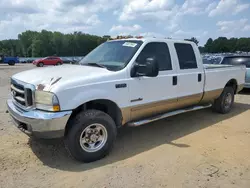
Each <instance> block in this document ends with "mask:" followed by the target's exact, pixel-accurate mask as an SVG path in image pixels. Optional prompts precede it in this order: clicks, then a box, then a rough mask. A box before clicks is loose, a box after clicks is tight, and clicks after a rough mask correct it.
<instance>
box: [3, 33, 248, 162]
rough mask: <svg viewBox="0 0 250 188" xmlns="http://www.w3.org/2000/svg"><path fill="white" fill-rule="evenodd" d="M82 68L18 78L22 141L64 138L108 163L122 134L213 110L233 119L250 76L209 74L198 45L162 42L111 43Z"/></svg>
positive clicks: (75, 149) (16, 113) (228, 71)
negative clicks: (231, 114) (236, 102)
mask: <svg viewBox="0 0 250 188" xmlns="http://www.w3.org/2000/svg"><path fill="white" fill-rule="evenodd" d="M79 64H80V65H74V66H73V65H63V66H60V67H56V68H55V67H46V68H44V69H33V70H28V71H24V72H21V73H18V74H15V75H13V76H12V77H11V93H12V97H11V98H10V99H9V100H8V101H7V106H8V111H9V114H10V115H11V117H12V118H13V120H14V121H13V122H14V123H15V125H16V126H17V127H18V128H19V129H20V130H22V131H23V132H24V133H26V134H28V135H30V136H35V137H41V138H58V137H64V139H65V144H66V147H67V148H68V151H69V152H70V154H71V155H72V156H73V157H74V158H75V159H77V160H79V161H83V162H91V161H95V160H98V159H101V158H103V157H104V156H106V155H107V154H108V153H109V151H110V150H111V148H112V145H113V144H114V142H115V138H116V135H117V129H118V128H120V127H123V126H134V127H136V126H140V125H143V124H146V123H151V122H153V121H156V120H159V119H162V118H166V117H169V116H173V115H176V114H180V113H184V112H189V111H194V110H198V109H203V108H208V107H212V109H213V110H214V111H216V112H219V113H222V114H224V113H229V112H230V110H231V108H232V106H233V103H234V96H235V94H237V93H238V92H239V91H240V90H241V89H242V88H243V86H244V81H245V74H246V67H245V66H244V65H239V66H232V65H204V66H203V63H202V58H201V56H200V53H199V50H198V48H197V46H196V44H194V43H192V42H188V41H177V40H168V39H157V38H152V39H150V38H140V39H136V38H135V39H122V40H111V41H107V42H105V43H103V44H101V45H100V46H98V47H97V48H96V49H94V50H93V51H92V52H90V53H89V54H88V55H87V56H85V57H84V58H83V59H82V60H81V61H80V62H79ZM193 115H195V114H193Z"/></svg>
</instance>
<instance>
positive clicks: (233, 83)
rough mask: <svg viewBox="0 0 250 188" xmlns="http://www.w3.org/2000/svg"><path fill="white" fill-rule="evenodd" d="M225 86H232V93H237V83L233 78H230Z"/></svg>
mask: <svg viewBox="0 0 250 188" xmlns="http://www.w3.org/2000/svg"><path fill="white" fill-rule="evenodd" d="M225 87H232V88H233V89H234V94H236V93H237V87H238V84H237V81H236V80H235V79H231V80H229V81H228V82H227V84H226V86H225Z"/></svg>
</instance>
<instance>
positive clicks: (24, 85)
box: [11, 78, 36, 111]
mask: <svg viewBox="0 0 250 188" xmlns="http://www.w3.org/2000/svg"><path fill="white" fill-rule="evenodd" d="M17 87H18V88H17ZM19 87H20V88H21V89H20V88H19ZM22 88H23V90H22ZM35 89H36V88H35V86H34V85H32V84H28V83H25V82H22V81H20V80H16V79H13V78H11V95H12V101H13V103H14V104H15V105H16V106H17V107H19V108H21V109H23V110H25V111H29V110H31V109H34V108H35ZM29 90H30V91H31V101H32V104H31V105H30V104H28V102H29V101H30V100H29V99H28V98H27V97H28V94H27V93H28V92H30V91H29ZM15 92H16V93H15ZM13 94H14V95H13ZM15 94H17V95H19V96H15ZM20 95H21V96H20ZM20 102H21V103H20ZM22 103H24V104H25V105H23V104H22Z"/></svg>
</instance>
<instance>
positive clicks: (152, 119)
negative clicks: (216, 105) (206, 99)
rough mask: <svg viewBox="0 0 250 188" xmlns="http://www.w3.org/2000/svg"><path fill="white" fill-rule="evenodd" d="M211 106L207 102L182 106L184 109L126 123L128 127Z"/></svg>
mask: <svg viewBox="0 0 250 188" xmlns="http://www.w3.org/2000/svg"><path fill="white" fill-rule="evenodd" d="M211 106H212V105H211V104H209V105H205V106H195V107H191V108H184V109H180V110H176V111H172V112H168V113H165V114H161V115H157V116H154V117H150V118H149V119H144V120H139V121H135V122H130V123H128V124H127V125H128V126H130V127H138V126H140V125H144V124H147V123H151V122H154V121H157V120H160V119H164V118H167V117H170V116H174V115H177V114H182V113H185V112H191V111H195V110H200V109H204V108H209V107H211Z"/></svg>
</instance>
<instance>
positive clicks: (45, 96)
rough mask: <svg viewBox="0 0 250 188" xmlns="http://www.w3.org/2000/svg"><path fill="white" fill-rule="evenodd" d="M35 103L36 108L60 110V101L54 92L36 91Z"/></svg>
mask: <svg viewBox="0 0 250 188" xmlns="http://www.w3.org/2000/svg"><path fill="white" fill-rule="evenodd" d="M35 103H36V108H37V109H40V110H46V111H53V112H58V111H60V105H59V101H58V98H57V96H56V95H55V94H54V93H50V92H46V91H36V92H35Z"/></svg>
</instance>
